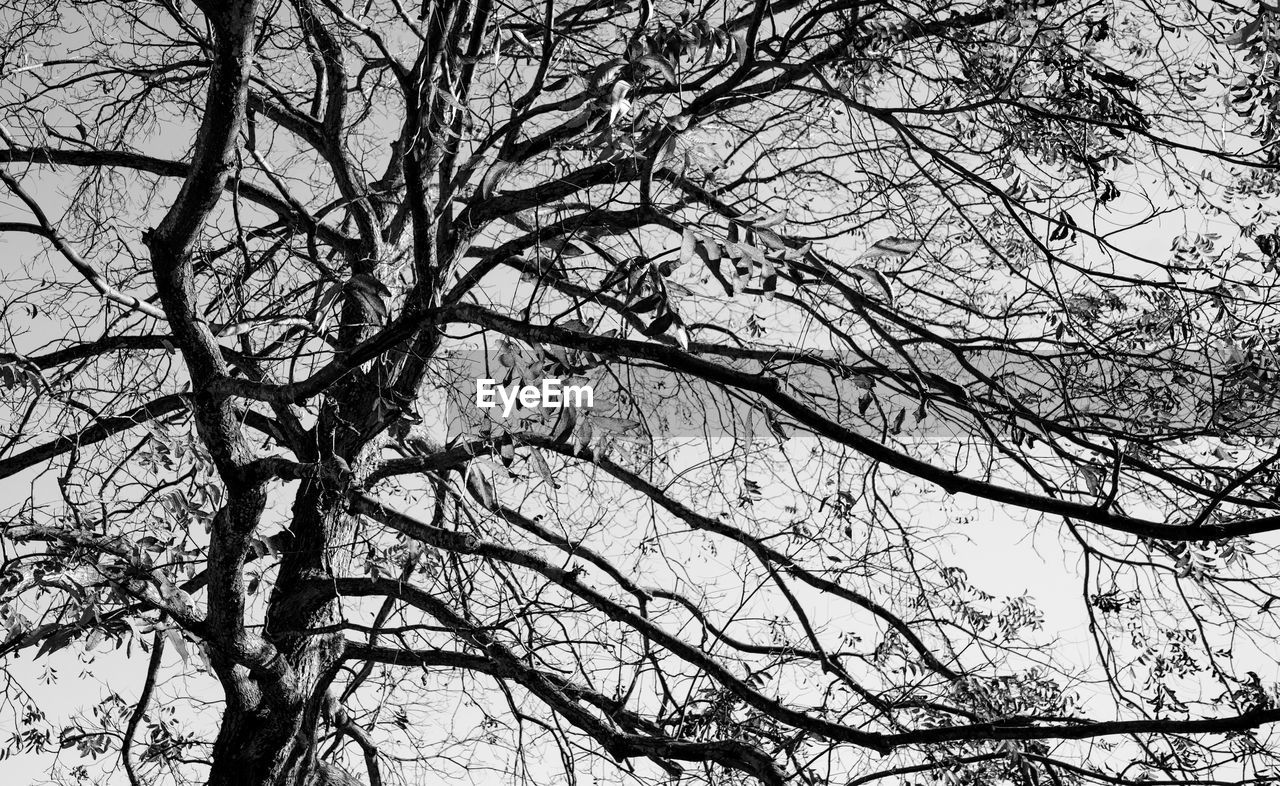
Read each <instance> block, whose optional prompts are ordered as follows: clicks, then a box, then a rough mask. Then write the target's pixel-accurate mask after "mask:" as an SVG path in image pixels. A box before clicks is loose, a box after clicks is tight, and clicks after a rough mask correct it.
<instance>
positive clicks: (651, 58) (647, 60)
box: [636, 55, 677, 85]
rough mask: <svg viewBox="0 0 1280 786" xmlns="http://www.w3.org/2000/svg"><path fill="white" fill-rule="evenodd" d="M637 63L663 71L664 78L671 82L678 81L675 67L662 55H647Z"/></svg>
mask: <svg viewBox="0 0 1280 786" xmlns="http://www.w3.org/2000/svg"><path fill="white" fill-rule="evenodd" d="M636 63H638V64H640V65H643V66H646V67H648V68H650V69H652V70H654V71H657V72H659V73H661V74H662V76H663V78H664V79H666V80H667V82H669V83H670V84H673V85H674V84H675V83H676V81H677V77H676V69H675V67H674V66H673V65H671V61H669V60H667V58H665V57H663V56H662V55H645V56H644V57H641V58H640V59H638V60H636Z"/></svg>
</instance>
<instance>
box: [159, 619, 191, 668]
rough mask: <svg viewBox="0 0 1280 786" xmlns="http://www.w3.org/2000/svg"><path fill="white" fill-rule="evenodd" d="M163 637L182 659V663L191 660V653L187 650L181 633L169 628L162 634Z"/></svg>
mask: <svg viewBox="0 0 1280 786" xmlns="http://www.w3.org/2000/svg"><path fill="white" fill-rule="evenodd" d="M164 637H165V638H166V639H167V640H168V641H169V643H170V644H172V645H173V648H174V649H175V650H177V652H178V656H179V657H181V658H182V662H183V663H184V664H185V663H186V662H187V661H188V660H190V659H191V651H190V650H188V649H187V642H186V639H184V638H182V634H181V633H179V632H178V631H177V630H175V629H174V628H169V629H168V630H166V631H165V632H164Z"/></svg>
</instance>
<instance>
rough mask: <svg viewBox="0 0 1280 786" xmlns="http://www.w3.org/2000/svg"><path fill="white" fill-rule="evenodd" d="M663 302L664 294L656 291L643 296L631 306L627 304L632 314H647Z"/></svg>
mask: <svg viewBox="0 0 1280 786" xmlns="http://www.w3.org/2000/svg"><path fill="white" fill-rule="evenodd" d="M662 303H663V299H662V295H660V294H658V293H656V292H655V293H654V294H652V295H648V296H646V297H642V298H640V299H639V300H637V301H636V302H634V303H632V304H631V305H630V306H627V310H628V311H630V312H631V313H632V314H647V313H649V312H650V311H653V310H654V309H655V308H657V307H658V306H660V305H662Z"/></svg>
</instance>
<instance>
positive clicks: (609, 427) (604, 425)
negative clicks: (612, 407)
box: [590, 414, 640, 434]
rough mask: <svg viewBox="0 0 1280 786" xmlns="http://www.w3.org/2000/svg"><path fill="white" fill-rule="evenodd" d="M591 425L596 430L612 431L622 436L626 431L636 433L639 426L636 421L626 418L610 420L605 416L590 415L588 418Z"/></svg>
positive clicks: (610, 418)
mask: <svg viewBox="0 0 1280 786" xmlns="http://www.w3.org/2000/svg"><path fill="white" fill-rule="evenodd" d="M590 421H591V425H592V426H593V427H595V428H597V429H604V430H605V431H613V432H617V433H619V434H624V433H626V432H628V431H638V430H639V429H640V424H639V422H637V421H634V420H629V419H626V418H612V417H609V416H607V415H594V414H593V415H592V416H591V417H590Z"/></svg>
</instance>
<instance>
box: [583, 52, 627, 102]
mask: <svg viewBox="0 0 1280 786" xmlns="http://www.w3.org/2000/svg"><path fill="white" fill-rule="evenodd" d="M626 64H627V61H626V60H623V59H622V58H621V57H615V58H613V59H612V60H609V61H607V62H604V63H601V64H600V65H598V66H596V70H595V71H594V72H593V73H592V74H591V90H592V92H595V93H599V92H601V90H602V88H603V87H604V86H605V85H607V84H609V83H610V82H612V81H613V80H614V79H617V78H618V74H621V73H622V68H623V66H625V65H626Z"/></svg>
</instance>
